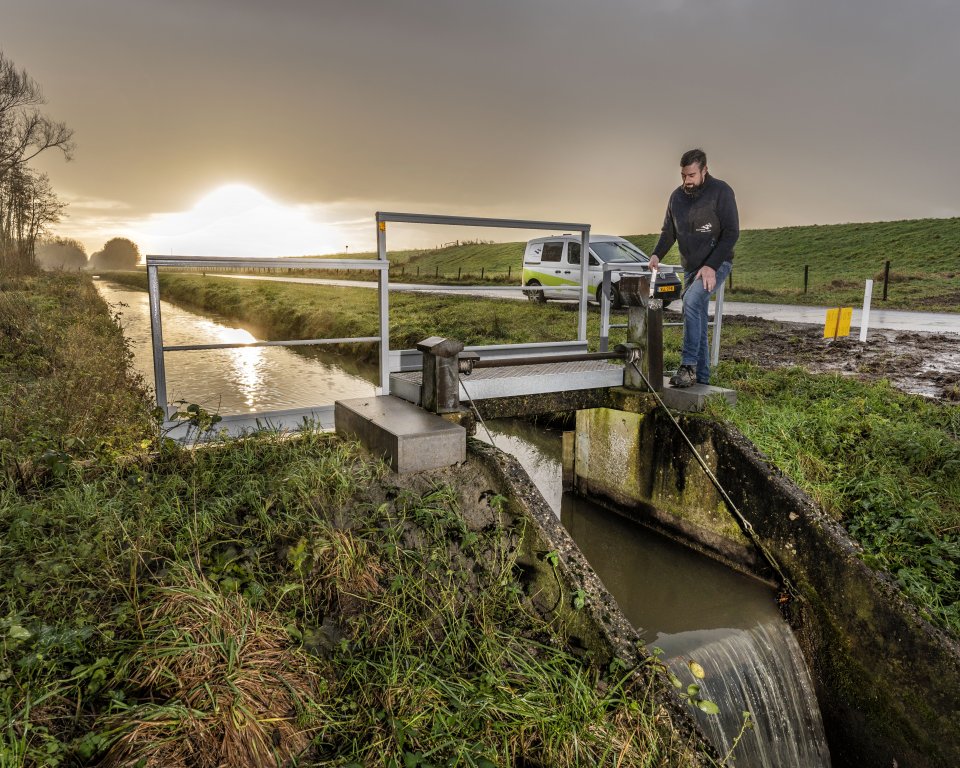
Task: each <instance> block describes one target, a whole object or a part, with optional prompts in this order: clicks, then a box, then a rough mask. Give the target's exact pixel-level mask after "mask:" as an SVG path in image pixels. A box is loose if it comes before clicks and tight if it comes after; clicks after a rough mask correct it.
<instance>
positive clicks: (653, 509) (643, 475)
mask: <svg viewBox="0 0 960 768" xmlns="http://www.w3.org/2000/svg"><path fill="white" fill-rule="evenodd" d="M628 402H630V404H631V405H633V406H634V407H635V408H636V410H635V411H621V410H614V409H610V408H593V409H590V410H586V411H579V412H578V413H577V432H576V435H577V436H576V452H575V456H574V487H575V488H576V490H577V491H578V492H579V493H581V494H582V495H584V496H590V497H592V498H598V499H606V500H608V501H611V502H613V503H614V504H615V505H616V506H617V507H618V508H620V509H623V510H636V511H637V513H638V514H636V515H633V514H631V515H630V516H631V517H633V518H634V519H637V520H639V521H640V522H643V523H646V524H648V525H652V526H653V527H655V528H657V529H658V530H660V531H662V532H664V533H666V534H668V535H670V536H673V537H679V538H681V539H682V540H683V541H685V542H696V544H697V548H698V549H701V550H704V551H705V552H706V553H707V554H710V555H711V556H713V557H716V558H718V559H720V560H722V561H723V562H726V563H728V564H730V565H732V566H734V567H737V568H739V569H746V570H753V569H756V568H758V567H759V565H760V560H759V557H758V555H757V552H756V549H755V548H754V547H753V545H752V544H751V543H750V541H749V539H747V537H746V536H745V535H744V534H743V532H742V531H741V529H740V527H739V525H737V522H736V521H735V520H734V519H733V518H732V517H731V516H730V514H729V513H728V512H727V510H726V507H725V506H724V504H723V502H722V501H721V500H719V499H718V496H717V493H716V489H715V488H714V487H713V484H712V483H711V481H710V478H709V477H708V476H707V474H706V473H705V472H704V471H703V470H702V469H701V467H699V466H698V465H696V464H694V465H692V466H691V464H690V462H689V460H687V459H686V458H685V457H684V455H683V453H682V452H680V451H678V448H679V446H678V445H676V444H675V441H674V440H673V439H672V438H673V436H672V435H666V436H660V437H657V436H655V435H654V431H655V430H656V422H654V421H651V420H650V414H652V413H654V412H653V411H652V410H651V408H650V403H651V401H650V400H648V399H643V398H635V399H633V400H632V401H628ZM663 437H666V438H669V439H667V440H664V439H663ZM677 437H678V438H679V435H677ZM680 439H681V440H682V438H680ZM683 447H684V448H685V447H686V446H685V444H684V446H683ZM697 450H698V452H699V453H700V455H701V456H703V457H704V459H705V460H706V462H707V465H708V466H709V467H710V469H711V471H713V472H715V471H716V461H717V452H716V451H715V450H713V449H712V448H711V446H710V445H708V444H700V445H698V446H697Z"/></svg>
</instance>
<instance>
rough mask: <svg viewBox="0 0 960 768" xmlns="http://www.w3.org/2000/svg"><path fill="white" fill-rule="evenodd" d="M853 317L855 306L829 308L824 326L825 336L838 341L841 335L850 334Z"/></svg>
mask: <svg viewBox="0 0 960 768" xmlns="http://www.w3.org/2000/svg"><path fill="white" fill-rule="evenodd" d="M851 317H853V307H834V308H833V309H828V310H827V321H826V323H824V326H823V338H825V339H831V340H832V341H836V340H837V339H838V338H839V337H840V336H849V335H850V318H851Z"/></svg>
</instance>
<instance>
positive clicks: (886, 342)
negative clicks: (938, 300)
mask: <svg viewBox="0 0 960 768" xmlns="http://www.w3.org/2000/svg"><path fill="white" fill-rule="evenodd" d="M728 323H729V324H730V325H736V326H738V327H747V328H753V329H756V335H754V336H753V337H751V338H750V339H749V340H747V341H742V342H739V343H737V344H734V345H730V346H727V347H726V349H721V357H722V358H723V359H726V360H738V361H747V362H751V363H755V364H757V365H762V366H767V367H777V366H788V365H799V366H802V367H803V368H806V369H807V370H809V371H813V372H817V373H821V372H840V373H843V374H845V375H850V376H858V377H860V378H863V379H867V380H875V379H881V378H886V379H888V380H889V381H890V383H891V384H893V385H894V386H895V387H897V388H899V389H902V390H903V391H904V392H910V393H914V394H921V395H926V396H928V397H935V398H940V399H943V400H947V401H953V402H958V401H960V336H957V335H956V334H936V333H922V332H914V331H885V330H873V331H871V332H870V335H869V336H868V338H867V341H866V342H865V343H862V344H861V343H860V341H859V339H858V338H857V337H856V336H851V337H848V338H842V339H837V340H836V341H833V340H827V339H824V338H823V326H822V325H801V324H797V323H789V324H788V323H778V322H774V321H770V320H762V319H760V318H756V317H737V318H730V319H729V320H728V319H725V320H724V325H725V327H727V324H728Z"/></svg>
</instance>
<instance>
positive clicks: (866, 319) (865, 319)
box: [860, 280, 873, 342]
mask: <svg viewBox="0 0 960 768" xmlns="http://www.w3.org/2000/svg"><path fill="white" fill-rule="evenodd" d="M872 297H873V280H867V286H866V288H864V289H863V312H862V313H861V315H860V341H861V342H863V341H866V340H867V326H869V325H870V299H871V298H872Z"/></svg>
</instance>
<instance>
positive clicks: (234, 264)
mask: <svg viewBox="0 0 960 768" xmlns="http://www.w3.org/2000/svg"><path fill="white" fill-rule="evenodd" d="M146 261H147V291H148V294H149V297H150V333H151V339H152V342H153V376H154V388H155V390H156V395H157V405H158V406H160V408H162V409H163V413H164V417H165V418H169V417H170V408H169V403H168V402H167V373H166V365H165V362H164V357H163V356H164V353H165V352H184V351H195V350H204V349H235V348H241V347H296V346H305V345H323V344H344V343H360V342H379V343H380V387H381V389H382V391H383V394H389V391H390V369H389V348H390V324H389V317H388V305H387V293H388V289H389V278H388V276H387V273H388V270H389V268H390V264H389V262H387V261H381V260H376V261H375V260H373V259H296V260H295V261H294V260H291V259H277V258H271V259H249V258H232V257H216V258H209V257H207V258H204V257H195V256H147V259H146ZM160 267H181V268H182V267H208V268H215V267H216V268H223V267H228V268H232V269H259V268H261V267H284V268H291V267H293V268H296V269H344V270H376V271H377V272H379V289H380V335H379V336H354V337H350V338H344V339H329V338H328V339H291V340H287V341H254V342H248V343H243V342H240V343H232V344H179V345H173V346H164V343H163V324H162V321H161V317H160V280H159V273H158V270H159V268H160ZM262 415H263V416H269V415H270V413H269V412H265V413H263V414H262Z"/></svg>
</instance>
